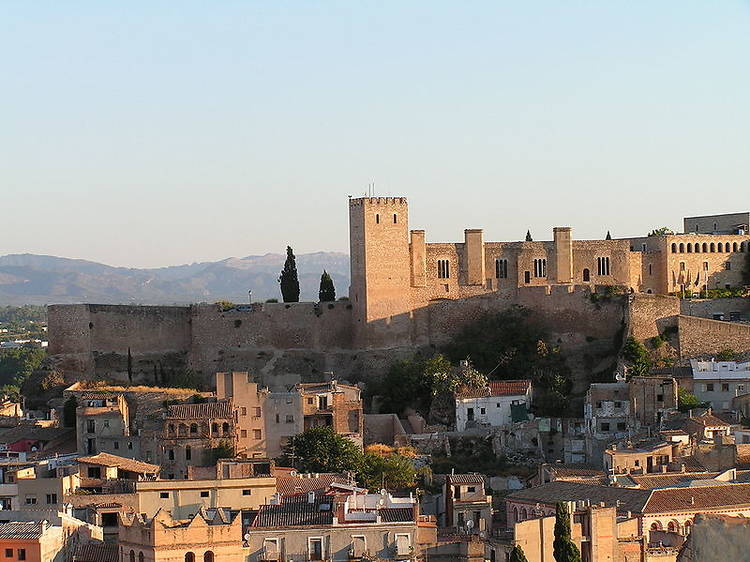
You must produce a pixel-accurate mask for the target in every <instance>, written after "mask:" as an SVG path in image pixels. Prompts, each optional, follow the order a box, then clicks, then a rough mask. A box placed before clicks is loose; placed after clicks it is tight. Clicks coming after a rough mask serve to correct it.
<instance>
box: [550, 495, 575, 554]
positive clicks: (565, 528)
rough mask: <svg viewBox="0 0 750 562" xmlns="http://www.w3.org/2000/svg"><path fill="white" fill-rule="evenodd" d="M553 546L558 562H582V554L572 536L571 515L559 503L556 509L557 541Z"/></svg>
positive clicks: (565, 507) (562, 504)
mask: <svg viewBox="0 0 750 562" xmlns="http://www.w3.org/2000/svg"><path fill="white" fill-rule="evenodd" d="M552 546H553V549H554V552H553V554H554V556H555V560H556V561H557V562H581V552H580V551H579V550H578V547H577V546H576V545H575V543H574V542H573V539H572V538H571V536H570V513H569V512H568V507H567V506H566V505H565V504H564V503H562V502H558V503H557V506H556V508H555V541H554V543H553V545H552Z"/></svg>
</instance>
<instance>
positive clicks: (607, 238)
mask: <svg viewBox="0 0 750 562" xmlns="http://www.w3.org/2000/svg"><path fill="white" fill-rule="evenodd" d="M605 240H612V235H611V234H610V233H609V230H608V231H607V237H606V238H605Z"/></svg>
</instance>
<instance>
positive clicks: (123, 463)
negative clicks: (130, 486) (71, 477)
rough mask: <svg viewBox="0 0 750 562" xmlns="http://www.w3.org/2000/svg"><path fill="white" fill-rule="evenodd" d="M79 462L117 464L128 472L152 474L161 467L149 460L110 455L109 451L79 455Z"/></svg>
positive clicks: (99, 464) (104, 464) (116, 465)
mask: <svg viewBox="0 0 750 562" xmlns="http://www.w3.org/2000/svg"><path fill="white" fill-rule="evenodd" d="M78 462H79V463H85V464H95V465H98V466H115V467H117V468H121V469H122V470H127V471H128V472H137V473H139V474H151V473H154V472H159V470H160V467H159V465H157V464H149V463H147V462H142V461H137V460H135V459H128V458H125V457H118V456H116V455H110V454H109V453H99V454H97V455H94V456H92V457H78Z"/></svg>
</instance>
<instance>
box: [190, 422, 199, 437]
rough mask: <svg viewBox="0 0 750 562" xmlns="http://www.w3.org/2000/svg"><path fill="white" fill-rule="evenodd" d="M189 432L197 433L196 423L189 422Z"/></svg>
mask: <svg viewBox="0 0 750 562" xmlns="http://www.w3.org/2000/svg"><path fill="white" fill-rule="evenodd" d="M190 433H191V434H195V433H198V424H197V423H191V424H190Z"/></svg>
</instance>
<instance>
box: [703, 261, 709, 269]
mask: <svg viewBox="0 0 750 562" xmlns="http://www.w3.org/2000/svg"><path fill="white" fill-rule="evenodd" d="M703 271H708V262H707V261H704V262H703Z"/></svg>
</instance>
